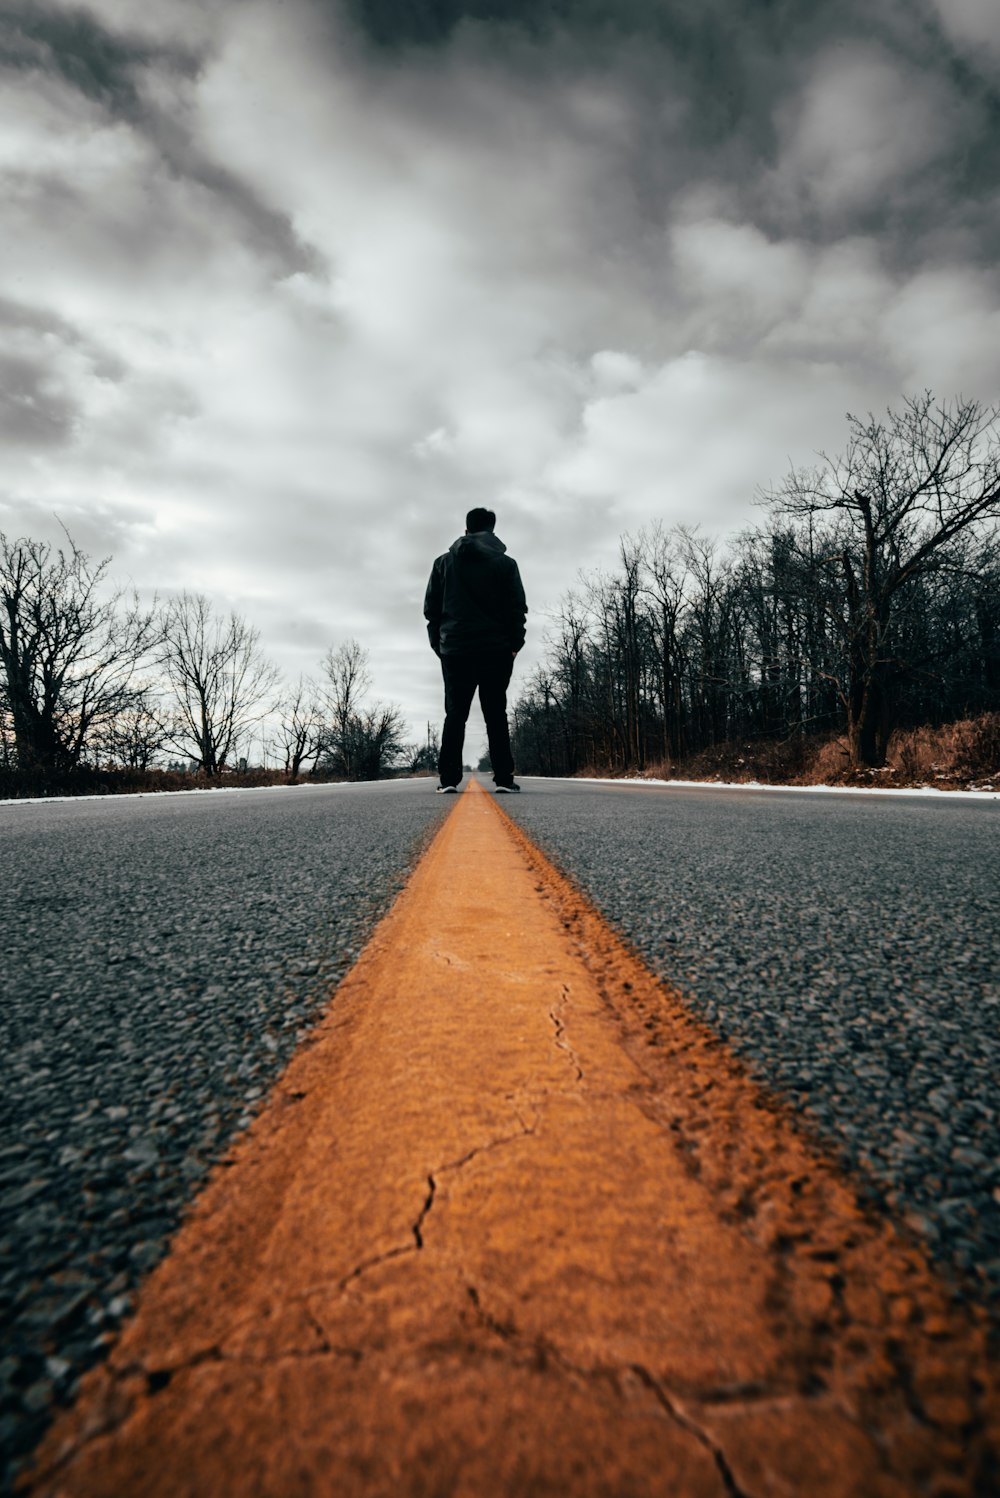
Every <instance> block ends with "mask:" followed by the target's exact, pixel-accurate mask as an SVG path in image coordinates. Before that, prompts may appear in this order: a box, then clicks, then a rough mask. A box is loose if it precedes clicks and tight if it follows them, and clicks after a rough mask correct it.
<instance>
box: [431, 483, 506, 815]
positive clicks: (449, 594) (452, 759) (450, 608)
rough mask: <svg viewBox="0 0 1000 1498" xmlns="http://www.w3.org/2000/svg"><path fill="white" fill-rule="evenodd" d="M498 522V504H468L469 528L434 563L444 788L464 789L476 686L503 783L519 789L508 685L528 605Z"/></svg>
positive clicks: (499, 783) (433, 635)
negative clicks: (495, 507)
mask: <svg viewBox="0 0 1000 1498" xmlns="http://www.w3.org/2000/svg"><path fill="white" fill-rule="evenodd" d="M496 522H497V517H496V516H495V515H494V513H493V511H492V510H482V509H476V510H470V511H469V513H468V515H467V516H466V517H465V535H464V536H459V538H458V540H457V541H455V542H454V543H453V544H452V545H451V546H450V547H449V548H448V550H447V551H446V552H445V553H444V555H443V556H440V557H438V559H437V561H436V562H435V563H434V566H433V568H432V569H431V577H430V582H429V583H428V584H427V593H426V596H425V598H424V618H425V619H426V620H427V633H428V635H429V636H430V642H431V648H432V650H433V651H434V653H435V655H438V656H440V657H441V670H442V672H443V674H444V715H445V716H444V732H443V733H442V735H441V755H440V758H439V759H438V775H439V777H440V780H441V784H440V785H439V786H438V790H439V791H446V792H447V791H455V790H457V789H458V783H459V781H460V780H461V778H462V746H463V744H464V742H465V725H466V722H467V721H468V717H469V709H470V707H471V706H472V699H473V697H474V695H475V691H476V688H477V687H478V688H479V702H480V705H481V707H482V709H483V717H484V718H485V719H486V734H487V738H488V739H489V745H490V761H491V763H492V765H493V779H494V781H495V783H496V788H497V791H498V792H509V791H518V790H520V786H518V785H515V784H514V758H513V755H512V754H511V751H510V734H509V732H508V729H507V685H508V683H509V681H510V675H511V672H512V671H513V669H514V657H515V656H516V655H517V652H518V651H519V650H520V648H521V646H522V645H523V644H524V620H525V616H526V615H527V612H528V606H527V604H526V603H525V601H524V588H523V587H522V586H521V574H520V573H519V572H518V570H517V563H516V562H515V561H514V558H513V557H509V556H508V555H507V548H506V546H505V545H504V544H503V542H502V541H501V540H499V538H498V537H496V536H495V535H494V534H493V527H494V526H495V525H496Z"/></svg>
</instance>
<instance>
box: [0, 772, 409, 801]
mask: <svg viewBox="0 0 1000 1498" xmlns="http://www.w3.org/2000/svg"><path fill="white" fill-rule="evenodd" d="M417 780H426V781H428V783H429V784H434V783H435V782H434V781H433V779H432V777H430V776H428V775H398V776H396V778H395V779H394V780H326V781H317V782H306V781H301V782H300V783H299V784H298V785H206V786H196V787H194V788H193V789H191V790H183V791H96V792H94V793H93V794H91V795H86V796H0V806H57V805H58V804H59V803H60V802H66V801H74V802H80V803H81V804H82V803H89V802H91V801H92V802H94V803H95V804H99V803H101V802H104V801H151V800H154V799H157V798H158V799H160V800H163V799H164V797H170V798H175V797H177V796H241V795H242V796H256V795H258V794H259V793H260V792H261V791H322V790H327V791H333V790H337V791H346V790H351V789H355V790H356V789H357V787H358V786H363V785H369V786H370V785H411V784H412V783H413V782H414V781H417Z"/></svg>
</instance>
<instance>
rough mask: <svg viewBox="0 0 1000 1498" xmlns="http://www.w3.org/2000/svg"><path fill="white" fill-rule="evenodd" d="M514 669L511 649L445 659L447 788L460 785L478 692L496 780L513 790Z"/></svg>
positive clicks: (442, 770) (442, 763) (443, 759)
mask: <svg viewBox="0 0 1000 1498" xmlns="http://www.w3.org/2000/svg"><path fill="white" fill-rule="evenodd" d="M513 669H514V654H513V651H510V650H479V651H475V652H474V653H470V654H468V655H466V654H461V655H458V654H456V655H450V654H449V655H443V656H442V657H441V670H442V672H443V674H444V732H443V733H442V735H441V755H440V758H439V759H438V774H439V775H440V777H441V784H442V785H458V783H459V781H460V780H461V778H462V746H463V744H464V743H465V725H466V723H467V722H468V718H469V709H470V708H471V706H472V699H473V697H474V696H475V694H476V688H477V687H478V688H479V704H480V706H481V707H482V710H483V717H484V718H485V719H486V737H487V738H488V740H489V745H490V761H491V763H492V765H493V779H494V780H495V781H496V783H497V785H510V783H511V781H512V780H513V779H514V757H513V755H512V754H511V752H510V733H509V732H508V729H507V685H508V683H509V681H510V673H511V671H512V670H513Z"/></svg>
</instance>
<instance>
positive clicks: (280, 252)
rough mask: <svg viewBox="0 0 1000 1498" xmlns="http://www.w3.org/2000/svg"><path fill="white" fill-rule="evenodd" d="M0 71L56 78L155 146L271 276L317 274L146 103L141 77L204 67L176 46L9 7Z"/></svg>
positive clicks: (292, 238)
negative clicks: (235, 229) (237, 226)
mask: <svg viewBox="0 0 1000 1498" xmlns="http://www.w3.org/2000/svg"><path fill="white" fill-rule="evenodd" d="M5 22H6V30H5V32H4V33H3V36H2V38H0V68H8V69H11V70H12V71H20V72H36V73H40V74H43V75H44V74H49V75H55V76H56V77H59V78H61V79H62V80H63V81H65V82H66V83H68V84H70V85H71V86H72V87H73V88H75V89H78V90H79V92H80V93H81V94H82V95H83V96H84V97H85V98H87V99H90V100H92V101H93V102H94V103H95V104H97V105H98V106H100V108H101V109H103V110H104V111H106V112H107V114H108V115H109V116H111V117H112V118H114V119H119V120H122V121H125V122H127V123H128V124H129V125H131V126H132V127H133V128H135V129H136V130H137V131H139V132H140V133H141V134H143V135H145V136H146V137H147V138H148V139H150V141H151V142H152V143H153V144H154V145H155V147H156V149H157V150H158V151H159V153H160V154H161V155H162V157H163V159H164V162H165V164H166V165H167V167H168V168H169V169H170V170H171V171H174V172H176V173H177V174H178V175H179V176H180V177H182V178H184V179H187V180H190V181H191V182H195V183H198V184H199V185H200V186H201V187H203V188H204V189H206V191H208V192H209V193H211V194H212V195H213V196H214V197H217V198H218V199H220V200H221V201H223V202H224V203H225V204H226V205H227V207H228V209H229V211H230V212H231V213H233V214H234V215H235V216H236V217H237V218H239V219H241V220H242V222H243V224H244V226H245V230H246V232H247V233H248V234H249V236H250V237H251V239H252V242H253V243H254V245H255V246H256V247H257V249H258V250H259V251H260V252H261V253H263V254H265V255H267V256H269V257H270V258H271V259H272V261H273V262H274V270H275V273H276V274H279V275H291V274H293V273H294V272H296V271H303V270H309V271H315V270H317V269H319V268H320V267H321V257H319V256H318V255H317V253H316V251H315V250H314V249H312V247H310V246H308V245H305V244H303V242H302V241H301V239H300V238H299V236H298V235H297V234H296V233H295V232H294V230H293V229H292V226H291V225H290V224H289V222H288V219H287V218H286V217H285V216H284V215H282V214H280V213H277V212H275V210H274V209H273V208H272V207H271V206H270V205H269V204H267V203H265V202H263V201H261V199H260V197H259V195H258V194H257V193H255V192H254V190H253V188H252V187H251V186H250V184H249V183H248V182H247V181H245V180H244V179H242V178H241V177H239V176H238V175H236V174H235V173H233V172H231V171H227V170H226V169H225V168H224V167H222V166H220V165H219V164H218V163H217V162H215V161H213V160H212V159H211V157H209V156H208V155H206V154H205V153H204V152H203V151H202V150H200V149H199V147H198V146H197V144H196V143H195V141H194V140H193V139H192V137H191V135H190V133H189V131H188V130H187V129H186V127H185V123H184V121H183V119H182V118H177V117H175V116H172V115H171V114H170V113H169V112H167V111H165V110H163V109H162V108H160V107H159V106H158V105H157V104H156V103H155V102H153V101H152V100H151V99H150V98H149V97H148V94H147V91H146V90H145V89H144V87H143V84H144V81H145V78H146V77H147V76H150V77H156V78H158V79H160V80H162V79H171V80H175V81H180V82H188V83H191V82H193V81H195V80H196V79H197V77H198V74H199V72H200V70H201V68H202V67H203V65H204V62H205V59H204V57H202V56H201V55H200V54H199V53H198V52H196V51H195V50H193V49H192V48H190V47H187V46H184V45H183V44H181V43H179V42H177V41H176V40H171V41H169V42H163V41H150V40H148V39H147V38H146V37H144V36H139V35H135V34H129V33H122V32H112V31H111V30H109V29H108V28H107V27H105V26H104V25H102V24H101V22H100V21H99V20H98V19H97V18H96V17H95V16H94V15H93V14H92V13H90V12H89V11H87V10H85V9H83V8H80V9H76V10H60V9H54V8H49V7H46V6H43V5H36V4H31V5H24V4H22V5H15V6H14V7H13V8H12V9H11V10H10V11H9V13H8V15H7V16H6V17H5Z"/></svg>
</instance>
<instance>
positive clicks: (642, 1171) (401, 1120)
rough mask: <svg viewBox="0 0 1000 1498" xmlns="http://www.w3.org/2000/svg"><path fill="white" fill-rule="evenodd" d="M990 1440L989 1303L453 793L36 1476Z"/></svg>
mask: <svg viewBox="0 0 1000 1498" xmlns="http://www.w3.org/2000/svg"><path fill="white" fill-rule="evenodd" d="M998 1432H1000V1414H998V1403H997V1391H996V1368H995V1365H993V1364H991V1363H990V1362H989V1358H988V1356H987V1352H986V1326H985V1321H984V1318H983V1317H982V1316H980V1315H978V1314H977V1313H976V1312H974V1311H971V1310H968V1309H966V1308H963V1307H962V1306H961V1305H959V1304H958V1303H957V1302H956V1301H954V1299H953V1298H952V1297H950V1296H949V1293H948V1291H947V1290H946V1288H945V1287H943V1286H942V1285H941V1283H939V1281H938V1280H937V1279H936V1278H935V1276H934V1274H933V1273H932V1272H931V1271H930V1269H929V1268H928V1266H927V1264H926V1261H925V1260H924V1258H923V1256H922V1254H921V1252H920V1251H919V1249H918V1248H917V1247H916V1246H915V1245H913V1244H910V1243H909V1242H907V1241H906V1240H905V1239H904V1238H903V1237H901V1236H900V1235H899V1233H898V1232H897V1231H896V1229H895V1228H893V1227H892V1225H891V1224H889V1223H887V1222H885V1221H882V1220H879V1219H876V1218H874V1217H872V1216H870V1215H866V1213H865V1212H864V1211H863V1210H862V1209H861V1208H860V1207H859V1205H858V1202H857V1199H856V1195H855V1192H854V1190H853V1188H852V1187H851V1184H850V1182H848V1181H846V1180H845V1179H844V1178H843V1177H842V1175H841V1174H840V1173H839V1172H838V1171H837V1169H836V1167H835V1166H834V1165H833V1164H832V1163H831V1162H830V1161H828V1160H826V1159H825V1158H824V1157H823V1154H822V1152H821V1151H820V1150H819V1149H818V1147H816V1146H815V1145H814V1144H812V1143H811V1142H810V1141H809V1140H808V1139H807V1138H806V1137H804V1135H803V1134H802V1133H801V1132H799V1131H798V1130H797V1129H796V1126H795V1125H794V1123H793V1121H792V1119H791V1116H790V1115H789V1114H788V1113H787V1112H786V1110H785V1109H784V1108H783V1106H782V1105H781V1104H780V1103H779V1102H778V1101H776V1100H775V1099H773V1098H771V1097H769V1096H768V1095H767V1094H766V1093H765V1092H764V1091H763V1090H762V1089H761V1088H760V1087H759V1086H757V1085H756V1084H755V1083H754V1082H753V1081H752V1079H750V1078H749V1077H748V1075H747V1074H746V1072H745V1070H744V1069H743V1068H742V1067H741V1066H740V1065H739V1064H738V1063H737V1062H735V1061H734V1060H733V1058H732V1056H731V1055H730V1053H729V1052H728V1051H727V1050H726V1048H725V1047H724V1046H722V1045H721V1043H720V1042H718V1041H717V1040H715V1039H714V1038H713V1037H712V1036H711V1034H710V1033H709V1032H708V1031H707V1030H704V1029H703V1028H702V1027H700V1026H698V1025H697V1024H695V1023H694V1022H693V1021H692V1020H691V1019H690V1018H689V1017H688V1016H687V1014H686V1013H685V1011H684V1008H683V1005H682V1004H681V1003H680V1002H679V1001H678V1000H677V999H676V998H675V997H674V996H673V995H672V994H671V993H670V992H669V991H668V990H667V989H665V988H664V986H663V985H662V984H661V983H659V982H658V981H657V980H656V979H655V978H653V977H652V975H651V974H650V973H649V972H648V971H647V969H646V968H645V967H644V966H643V965H642V964H641V963H640V962H639V961H638V959H637V958H636V957H635V956H634V955H633V954H632V953H631V952H630V951H629V950H628V949H627V948H626V947H625V945H624V944H623V943H622V942H621V941H620V940H619V939H618V938H617V937H616V936H615V935H614V933H612V932H611V931H610V930H609V929H608V927H607V926H606V925H605V923H604V922H603V921H602V920H601V918H600V916H599V915H598V914H597V912H596V911H594V910H593V909H592V908H591V907H590V906H589V905H588V904H587V902H586V901H585V900H583V899H582V898H581V897H580V895H579V894H578V893H577V892H576V891H575V890H574V889H573V888H572V886H570V885H569V884H568V883H567V882H566V881H565V880H564V879H563V878H562V877H561V876H560V875H559V874H558V872H557V871H556V870H555V869H554V868H553V867H552V866H551V864H549V863H548V861H547V860H546V859H545V858H544V857H543V856H542V855H541V854H540V853H539V852H538V850H537V849H536V848H534V847H533V845H532V844H531V843H530V840H529V839H527V837H526V836H525V834H524V833H523V832H522V831H521V830H520V829H519V828H518V827H516V826H515V825H514V824H512V823H511V822H510V820H509V819H508V818H507V817H506V815H505V814H504V813H503V812H502V811H501V809H500V807H499V806H498V805H497V804H496V803H495V802H493V801H492V799H491V798H490V797H488V796H486V795H485V794H483V792H482V791H481V790H480V788H479V787H478V786H476V785H475V784H473V785H472V786H470V788H469V790H468V791H467V792H466V793H465V794H463V795H462V796H461V797H459V798H458V799H457V801H456V804H455V806H454V809H453V810H452V811H451V813H450V815H449V816H448V818H447V819H446V821H445V823H444V825H443V826H442V828H441V830H440V832H439V833H438V834H437V836H436V838H435V840H434V842H433V844H432V845H431V847H430V849H429V850H428V852H427V854H426V855H425V856H424V858H423V859H422V860H421V862H420V864H419V865H418V867H417V868H416V870H415V872H414V873H413V875H412V877H411V879H410V881H409V883H408V885H407V887H406V889H405V890H404V891H403V893H402V894H401V895H400V897H399V899H398V900H397V901H396V903H395V905H394V906H393V908H392V910H391V911H390V912H389V914H388V915H387V916H386V918H385V919H384V920H383V922H382V923H381V924H380V926H379V927H378V929H377V930H376V932H375V933H374V935H373V937H372V939H371V941H370V942H369V944H368V946H367V947H366V949H365V951H364V952H363V954H362V956H361V957H360V958H359V960H358V962H357V964H356V965H355V967H354V968H353V969H352V971H351V973H350V974H349V975H348V977H347V978H346V979H345V980H344V982H343V983H342V984H341V985H340V987H339V989H338V990H337V992H336V994H335V996H334V998H333V1002H332V1003H331V1006H330V1008H329V1010H328V1012H327V1015H326V1017H325V1018H324V1019H323V1021H322V1022H321V1023H320V1025H319V1026H318V1027H317V1029H316V1030H315V1031H314V1032H313V1034H312V1036H311V1037H310V1039H309V1041H308V1042H307V1043H306V1044H305V1045H304V1046H303V1048H302V1049H301V1050H300V1051H299V1052H298V1053H297V1054H296V1056H295V1057H294V1059H293V1060H292V1062H291V1063H290V1065H289V1066H288V1068H287V1070H286V1071H285V1073H284V1074H283V1076H282V1078H281V1079H280V1081H279V1082H278V1084H277V1085H276V1087H275V1088H274V1091H273V1093H272V1095H271V1097H270V1099H269V1100H268V1103H267V1106H266V1107H265V1109H264V1110H263V1112H262V1113H261V1114H260V1116H259V1117H258V1118H257V1119H256V1120H255V1122H254V1124H253V1126H252V1127H251V1128H250V1129H249V1130H248V1131H247V1133H246V1135H244V1136H243V1137H242V1138H241V1139H240V1140H239V1141H238V1142H237V1143H236V1144H235V1146H234V1147H233V1149H232V1151H231V1154H230V1156H229V1157H228V1158H227V1160H226V1161H224V1162H223V1164H222V1165H221V1166H220V1167H219V1168H218V1169H217V1170H216V1171H215V1172H214V1173H213V1175H212V1177H211V1179H210V1181H209V1183H208V1185H207V1186H206V1188H205V1190H204V1191H203V1193H202V1194H201V1196H200V1197H199V1199H198V1201H197V1202H196V1203H195V1205H194V1207H193V1209H192V1211H191V1212H190V1214H189V1216H188V1218H187V1219H186V1221H185V1223H184V1225H183V1227H182V1228H181V1230H180V1231H179V1232H178V1234H177V1237H176V1239H175V1241H174V1244H173V1246H172V1249H171V1252H170V1254H169V1256H168V1257H167V1259H166V1260H165V1261H164V1262H163V1263H162V1264H161V1265H160V1266H159V1267H158V1268H157V1269H156V1270H155V1271H154V1272H153V1274H152V1275H151V1276H150V1278H149V1280H148V1282H147V1283H146V1285H145V1286H144V1288H143V1291H142V1294H141V1296H140V1298H139V1306H138V1310H137V1313H136V1315H135V1317H134V1319H133V1320H132V1322H131V1323H130V1324H129V1326H128V1327H127V1328H126V1330H125V1331H124V1333H123V1334H122V1337H121V1339H120V1341H119V1343H118V1344H117V1345H116V1347H115V1348H114V1349H113V1351H112V1352H111V1354H110V1356H109V1358H108V1359H107V1361H106V1363H105V1364H104V1365H102V1366H101V1367H100V1368H98V1369H95V1370H94V1371H93V1372H92V1373H91V1374H89V1375H88V1376H87V1378H86V1379H85V1381H84V1384H83V1386H82V1389H81V1394H80V1397H79V1399H78V1401H77V1403H76V1406H75V1407H74V1409H73V1410H71V1411H69V1412H68V1413H67V1414H66V1415H65V1416H63V1417H62V1418H61V1419H60V1420H59V1421H58V1422H57V1423H56V1425H55V1426H54V1427H53V1429H52V1430H51V1431H50V1432H49V1434H48V1436H47V1437H46V1439H45V1441H44V1442H43V1444H42V1447H41V1449H40V1452H39V1458H38V1463H37V1465H36V1468H35V1471H34V1474H33V1476H32V1479H31V1486H32V1490H33V1491H35V1492H37V1493H44V1494H53V1495H55V1494H60V1495H91V1494H93V1495H97V1494H103V1495H109V1498H110V1495H116V1498H120V1495H124V1494H129V1495H130V1494H142V1495H144V1498H145V1495H150V1498H155V1495H160V1494H162V1495H165V1498H166V1495H170V1498H178V1495H184V1494H191V1495H195V1494H198V1495H206V1494H211V1495H213V1498H215V1495H220V1494H222V1495H227V1494H233V1495H237V1494H239V1495H243V1494H250V1493H253V1494H262V1495H274V1498H279V1495H280V1498H287V1495H291V1494H326V1493H330V1494H337V1495H355V1494H356V1495H365V1498H368V1495H381V1494H386V1495H388V1494H393V1495H417V1494H422V1495H423V1494H427V1495H430V1494H442V1495H444V1494H456V1495H469V1498H473V1495H484V1498H492V1495H501V1494H502V1495H512V1498H513V1495H518V1498H521V1495H534V1494H539V1495H540V1494H553V1495H554V1494H563V1493H573V1494H584V1495H590V1494H595V1495H596V1494H608V1495H611V1494H614V1495H625V1494H629V1495H644V1494H650V1495H653V1494H656V1495H664V1494H673V1495H678V1498H689V1495H690V1498H700V1495H702V1494H705V1495H708V1494H711V1495H716V1494H718V1495H723V1494H730V1495H732V1494H746V1495H751V1494H752V1495H754V1498H762V1495H765V1494H767V1495H772V1494H773V1495H784V1494H788V1495H808V1498H823V1495H830V1498H834V1495H838V1498H839V1495H844V1498H846V1495H851V1498H856V1495H864V1498H900V1495H903V1494H907V1493H911V1492H916V1491H923V1490H924V1485H925V1484H926V1483H927V1482H929V1481H930V1479H931V1478H932V1477H933V1480H934V1481H935V1482H939V1483H947V1484H950V1486H947V1487H941V1488H940V1491H941V1492H942V1493H943V1492H945V1491H947V1492H948V1493H949V1494H960V1493H965V1492H968V1493H969V1494H972V1493H974V1492H976V1491H977V1487H976V1484H977V1482H978V1481H979V1480H980V1476H979V1475H981V1474H982V1473H983V1472H984V1471H987V1470H988V1464H989V1462H990V1461H991V1460H994V1461H995V1460H996V1452H997V1439H998ZM991 1454H992V1455H991ZM977 1474H979V1475H977Z"/></svg>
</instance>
